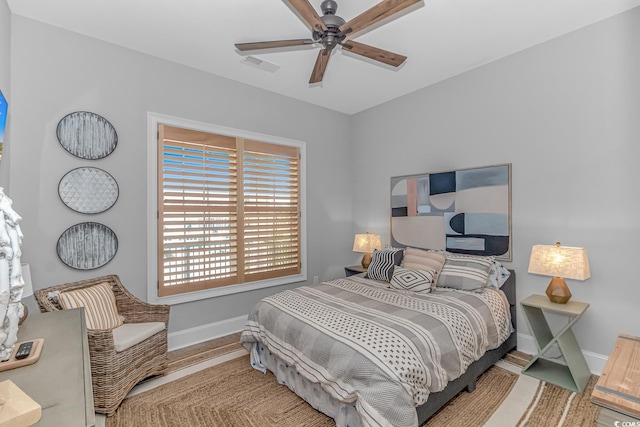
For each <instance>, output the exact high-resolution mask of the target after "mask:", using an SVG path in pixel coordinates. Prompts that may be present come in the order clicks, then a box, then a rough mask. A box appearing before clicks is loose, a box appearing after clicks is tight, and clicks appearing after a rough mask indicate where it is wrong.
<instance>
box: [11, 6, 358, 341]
mask: <svg viewBox="0 0 640 427" xmlns="http://www.w3.org/2000/svg"><path fill="white" fill-rule="evenodd" d="M1 1H2V2H3V3H4V0H1ZM12 49H13V53H14V55H13V58H12V63H11V71H12V75H13V79H12V82H11V83H12V90H11V93H12V99H13V105H12V123H11V125H12V140H13V141H14V143H15V147H14V151H13V153H12V168H11V184H12V186H11V190H12V195H13V200H14V207H15V209H16V210H17V211H18V212H19V213H21V214H22V216H23V218H24V219H23V221H22V228H23V231H24V234H25V238H24V241H23V246H22V248H23V253H24V255H23V259H24V260H25V261H26V262H29V263H30V264H31V272H32V277H33V281H34V288H36V289H39V288H44V287H46V286H50V285H53V284H58V283H65V282H68V281H75V280H82V279H85V278H89V277H95V276H96V275H102V274H113V273H116V274H118V275H119V276H120V278H121V279H122V281H123V283H124V285H125V286H126V287H127V288H128V289H129V290H131V291H132V292H133V293H134V294H135V295H137V296H139V297H142V298H146V271H147V267H146V251H147V231H146V230H147V206H146V178H147V172H146V168H147V158H146V155H147V147H146V143H147V131H146V126H147V112H148V111H153V112H156V113H162V114H167V115H171V116H176V117H182V118H187V119H191V120H196V121H201V122H206V123H213V124H217V125H221V126H227V127H232V128H237V129H242V130H247V131H253V132H259V133H264V134H269V135H276V136H280V137H285V138H292V139H297V140H302V141H306V142H307V175H306V176H307V182H306V185H307V191H308V197H307V206H306V211H307V219H308V227H307V238H308V261H309V263H308V270H307V272H308V278H309V281H311V279H312V278H313V276H319V277H320V280H322V279H328V278H332V277H334V276H336V275H338V274H340V273H342V272H343V270H342V267H343V266H344V262H345V261H344V260H345V258H346V257H352V256H353V253H352V252H351V250H350V249H351V247H350V245H351V244H352V241H353V240H352V239H353V235H352V224H351V218H352V214H351V189H350V186H349V185H345V183H347V182H349V179H350V168H349V159H348V154H349V152H348V147H349V141H348V136H349V125H350V118H349V117H348V116H346V115H343V114H340V113H336V112H332V111H330V110H326V109H323V108H318V107H314V106H311V105H309V104H305V103H302V102H299V101H295V100H292V99H290V98H286V97H282V96H279V95H275V94H273V93H270V92H266V91H263V90H260V89H256V88H254V87H250V86H246V85H243V84H239V83H236V82H233V81H230V80H226V79H222V78H219V77H215V76H212V75H209V74H206V73H203V72H200V71H197V70H194V69H190V68H187V67H184V66H181V65H177V64H174V63H171V62H167V61H164V60H161V59H158V58H154V57H151V56H147V55H143V54H140V53H138V52H134V51H131V50H127V49H124V48H121V47H118V46H115V45H112V44H108V43H104V42H101V41H97V40H95V39H92V38H88V37H85V36H81V35H78V34H75V33H71V32H68V31H65V30H61V29H58V28H55V27H52V26H49V25H45V24H42V23H39V22H36V21H32V20H28V19H25V18H22V17H19V16H14V17H13V28H12ZM203 54H206V53H203ZM257 72H259V71H257ZM78 110H84V111H92V112H95V113H98V114H100V115H102V116H103V117H105V118H107V119H108V120H109V121H110V122H111V123H112V124H113V125H114V127H115V128H116V130H117V132H118V137H119V138H118V139H119V140H118V146H117V148H116V150H115V151H114V152H113V154H111V155H110V156H108V157H106V158H104V159H101V160H96V161H88V160H82V159H79V158H76V157H74V156H72V155H71V154H69V153H67V152H66V151H65V150H64V149H63V148H62V147H61V146H60V144H59V143H58V141H57V138H56V126H57V123H58V121H59V120H60V119H61V118H62V117H64V116H65V115H66V114H68V113H71V112H73V111H78ZM325 123H331V126H328V127H327V126H323V124H325ZM79 166H95V167H99V168H102V169H104V170H106V171H108V172H109V173H110V174H111V175H113V176H114V178H115V179H116V180H117V182H118V184H119V186H120V197H119V199H118V201H117V203H116V204H115V205H114V207H113V208H111V209H110V210H108V211H107V212H105V213H102V214H98V215H82V214H79V213H75V212H73V211H71V210H70V209H68V208H67V207H66V206H65V205H64V204H63V203H62V202H61V201H60V199H59V197H58V192H57V186H58V181H59V180H60V178H61V177H62V176H63V175H64V174H65V173H66V172H68V171H69V170H71V169H73V168H76V167H79ZM84 221H97V222H101V223H103V224H105V225H107V226H109V227H111V228H112V229H113V230H114V231H115V233H116V234H117V236H118V239H119V249H118V253H117V255H116V256H115V258H114V259H113V261H111V262H110V263H109V264H107V265H106V266H104V267H102V268H100V269H98V270H93V271H88V272H87V271H77V270H73V269H71V268H69V267H67V266H65V265H64V264H63V263H62V262H61V261H60V260H59V259H58V257H57V255H56V250H55V247H56V242H57V239H58V237H59V236H60V234H61V233H62V232H63V231H64V230H65V229H67V228H68V227H69V226H71V225H73V224H76V223H79V222H84ZM289 286H290V287H291V286H292V285H289ZM276 289H278V290H281V289H284V287H279V288H276ZM273 292H274V289H266V290H261V291H254V292H246V293H242V294H236V295H230V296H224V297H219V298H215V299H207V300H203V301H198V302H193V303H186V304H181V305H176V306H173V308H172V312H171V322H170V327H169V330H170V332H175V331H181V330H184V329H187V328H192V327H196V326H199V325H203V324H208V323H213V322H216V321H220V320H223V319H228V318H233V317H236V316H241V315H246V314H247V313H248V312H249V310H250V308H251V307H252V306H253V304H254V303H255V302H257V301H258V299H259V298H261V297H263V296H265V295H267V294H269V293H273ZM34 307H35V306H34ZM35 311H36V309H35V308H34V310H33V312H35Z"/></svg>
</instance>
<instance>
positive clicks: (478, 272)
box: [436, 252, 493, 291]
mask: <svg viewBox="0 0 640 427" xmlns="http://www.w3.org/2000/svg"><path fill="white" fill-rule="evenodd" d="M446 256H447V261H446V262H445V263H444V267H442V271H441V272H440V275H439V276H438V282H437V283H436V286H438V287H442V288H453V289H458V290H462V291H473V290H476V289H481V288H484V287H486V286H487V282H488V279H489V270H491V267H492V266H493V257H486V256H472V255H459V254H451V253H448V252H447V253H446Z"/></svg>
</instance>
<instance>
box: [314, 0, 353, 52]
mask: <svg viewBox="0 0 640 427" xmlns="http://www.w3.org/2000/svg"><path fill="white" fill-rule="evenodd" d="M320 9H322V13H323V14H324V15H323V16H322V17H320V19H322V22H323V23H324V25H325V26H326V27H327V31H314V32H313V39H314V40H317V41H318V42H320V43H321V44H322V46H324V48H325V49H333V48H334V47H336V46H337V45H338V43H340V42H342V41H343V40H344V39H345V37H346V36H345V35H344V34H340V27H341V26H342V25H344V24H345V22H346V21H345V20H344V19H342V18H341V17H339V16H338V15H336V11H337V10H338V3H336V2H335V1H333V0H324V1H323V2H322V4H321V5H320Z"/></svg>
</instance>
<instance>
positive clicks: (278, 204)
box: [155, 120, 306, 298]
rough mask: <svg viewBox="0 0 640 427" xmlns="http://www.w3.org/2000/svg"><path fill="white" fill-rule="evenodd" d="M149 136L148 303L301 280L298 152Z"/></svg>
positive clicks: (199, 136) (193, 133) (192, 135)
mask: <svg viewBox="0 0 640 427" xmlns="http://www.w3.org/2000/svg"><path fill="white" fill-rule="evenodd" d="M156 129H157V152H156V157H157V164H156V168H155V169H156V171H157V180H156V182H157V187H156V208H157V230H155V234H156V250H155V252H156V254H157V256H156V259H155V264H156V274H155V276H156V277H157V296H158V297H160V298H163V297H170V296H175V295H184V294H186V293H191V292H194V291H205V290H217V292H214V294H213V295H215V294H225V293H231V292H236V291H241V290H248V289H252V288H256V287H264V286H269V285H275V284H282V283H287V282H292V281H300V280H304V279H305V278H306V277H304V276H305V275H304V271H303V268H302V264H303V253H304V251H303V247H302V246H303V230H302V219H303V218H302V216H301V200H302V194H301V193H302V191H301V190H302V186H301V176H302V171H301V169H302V167H301V166H302V162H301V147H300V144H291V143H274V142H272V141H265V140H260V139H258V138H256V137H260V136H261V135H254V134H247V133H246V132H245V133H244V135H237V134H239V133H242V132H240V131H235V132H230V131H231V130H229V129H225V128H217V127H214V128H213V130H218V132H212V131H210V130H211V129H206V130H202V129H197V130H196V129H193V127H192V126H190V128H187V127H182V126H177V125H175V124H173V123H166V122H162V121H160V120H158V121H157V127H156ZM230 133H235V134H236V135H232V134H230ZM248 136H250V137H248ZM262 137H264V138H262V139H269V137H265V136H262ZM270 139H273V137H271V138H270ZM285 142H288V141H285ZM302 148H304V145H302ZM242 284H245V285H253V286H249V287H248V288H247V286H240V285H242ZM225 288H227V289H225ZM228 288H231V289H232V290H229V289H228ZM210 295H212V294H207V295H206V296H205V297H208V296H210Z"/></svg>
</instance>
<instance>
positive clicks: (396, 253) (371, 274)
mask: <svg viewBox="0 0 640 427" xmlns="http://www.w3.org/2000/svg"><path fill="white" fill-rule="evenodd" d="M403 253H404V251H403V250H402V249H398V248H385V249H381V250H378V249H376V250H375V251H373V254H372V255H371V264H369V268H367V277H368V278H369V279H373V280H383V281H385V282H388V281H389V280H391V276H392V275H393V268H394V267H395V266H396V265H400V262H402V255H403Z"/></svg>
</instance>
